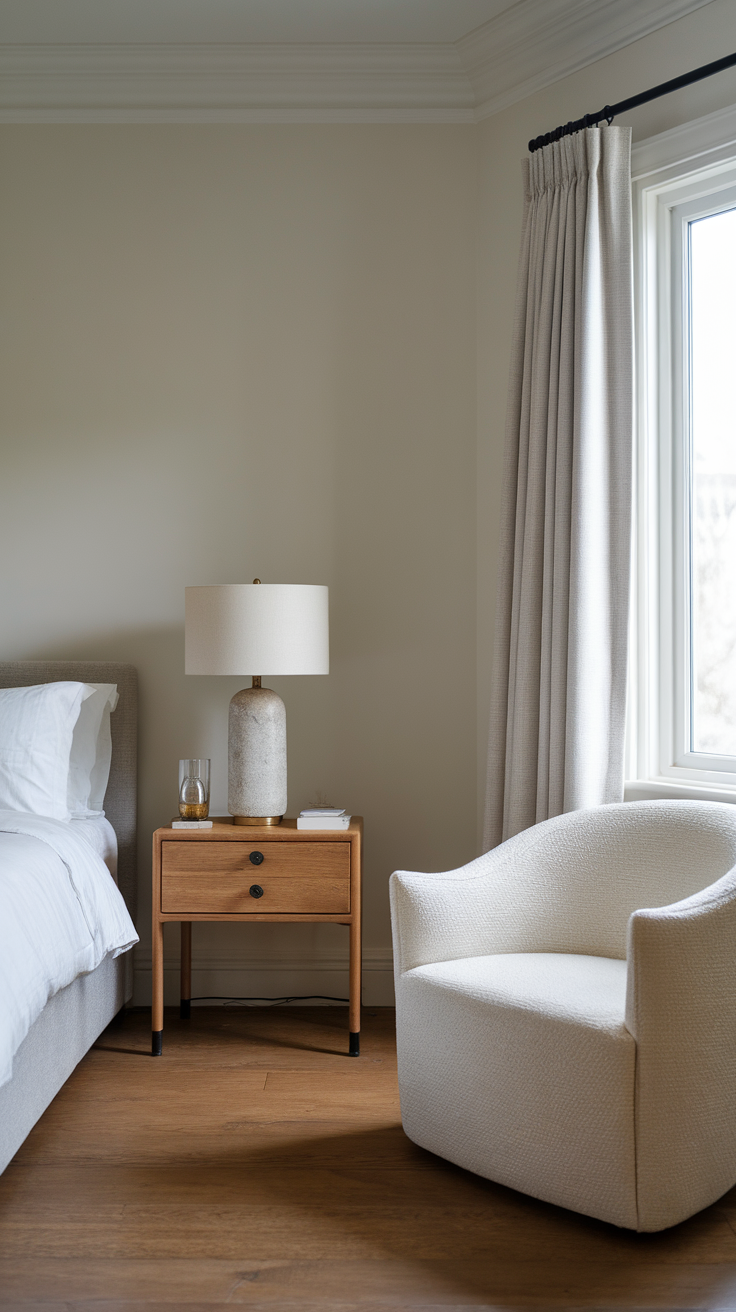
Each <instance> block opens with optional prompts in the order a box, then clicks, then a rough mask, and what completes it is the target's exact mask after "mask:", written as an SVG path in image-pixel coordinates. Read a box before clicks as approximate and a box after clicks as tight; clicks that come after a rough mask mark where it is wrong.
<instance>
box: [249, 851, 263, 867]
mask: <svg viewBox="0 0 736 1312" xmlns="http://www.w3.org/2000/svg"><path fill="white" fill-rule="evenodd" d="M250 863H251V865H252V866H260V865H262V864H263V853H262V852H251V854H250Z"/></svg>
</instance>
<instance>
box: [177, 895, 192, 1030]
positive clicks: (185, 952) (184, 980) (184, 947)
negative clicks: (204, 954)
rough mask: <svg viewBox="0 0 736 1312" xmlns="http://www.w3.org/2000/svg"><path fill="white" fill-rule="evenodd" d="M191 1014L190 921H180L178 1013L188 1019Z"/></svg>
mask: <svg viewBox="0 0 736 1312" xmlns="http://www.w3.org/2000/svg"><path fill="white" fill-rule="evenodd" d="M191 1014H192V922H191V920H182V922H181V990H180V993H179V1015H180V1017H181V1019H182V1020H189V1017H190V1016H191Z"/></svg>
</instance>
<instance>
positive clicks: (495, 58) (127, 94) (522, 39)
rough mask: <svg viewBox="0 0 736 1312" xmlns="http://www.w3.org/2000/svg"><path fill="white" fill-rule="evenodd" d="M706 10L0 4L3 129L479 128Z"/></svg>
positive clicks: (539, 0)
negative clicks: (178, 125) (182, 125)
mask: <svg viewBox="0 0 736 1312" xmlns="http://www.w3.org/2000/svg"><path fill="white" fill-rule="evenodd" d="M709 3H710V0H0V122H5V123H9V122H12V123H20V122H26V123H38V122H47V123H54V122H56V123H62V122H63V123H70V122H73V123H77V122H94V123H113V122H115V123H143V122H145V123H160V122H165V123H174V122H188V123H192V122H198V123H325V122H342V123H474V122H478V121H479V120H480V119H483V118H487V117H488V116H489V115H491V114H495V113H497V112H498V111H499V110H500V109H503V108H505V107H506V106H508V105H512V104H514V103H515V102H517V101H519V100H522V99H523V98H524V97H526V96H529V95H531V94H532V93H533V92H535V91H537V90H539V89H541V88H542V87H546V86H549V85H550V84H551V83H553V82H555V81H557V80H558V79H559V78H562V77H566V76H568V75H569V74H570V73H572V72H575V71H576V70H577V69H580V68H584V67H585V66H586V65H587V64H591V63H593V62H594V61H596V60H599V59H602V58H604V57H605V56H606V55H608V54H611V53H612V51H614V50H620V49H621V48H622V47H623V46H627V45H629V44H630V43H632V42H634V41H638V40H639V39H640V38H641V37H644V36H646V35H648V34H649V33H651V32H655V31H656V30H657V29H658V28H660V27H663V26H665V25H666V24H668V23H672V22H675V21H676V20H677V19H678V18H682V17H683V16H684V15H685V14H688V13H691V12H692V11H693V10H697V9H704V10H706V11H707V8H708V4H709ZM702 21H703V23H704V24H707V21H708V20H707V13H704V14H703V20H702ZM718 54H719V51H718V50H717V49H714V52H713V58H717V57H718ZM682 71H684V70H683V69H682V68H679V67H678V68H673V70H672V76H675V75H676V74H678V73H680V72H682ZM617 92H618V88H617V87H607V86H602V87H601V100H602V101H603V102H604V103H605V102H606V101H607V100H608V101H609V102H610V103H613V102H614V100H615V99H616V96H617ZM590 108H597V107H596V106H592V107H591V106H582V107H581V106H580V105H577V104H576V105H573V106H571V107H570V116H571V117H573V118H574V117H576V116H578V117H579V115H580V114H582V113H583V112H585V110H586V109H590Z"/></svg>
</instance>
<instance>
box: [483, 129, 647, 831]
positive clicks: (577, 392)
mask: <svg viewBox="0 0 736 1312" xmlns="http://www.w3.org/2000/svg"><path fill="white" fill-rule="evenodd" d="M630 154H631V133H630V129H628V128H619V127H603V128H588V129H586V130H584V131H582V132H579V133H577V134H576V135H575V136H570V137H563V138H562V140H560V141H558V142H554V143H553V144H552V145H549V146H546V147H544V148H543V149H542V150H538V151H536V152H535V153H534V154H533V155H531V156H530V158H529V159H528V160H526V161H525V205H524V225H523V233H522V247H521V259H520V270H519V290H518V299H517V310H516V321H515V330H514V344H513V355H512V364H511V378H510V388H509V407H508V419H507V436H506V441H507V446H506V467H505V473H504V509H503V522H502V528H501V552H500V560H499V586H498V598H497V608H496V638H495V652H494V672H493V686H492V706H491V726H490V742H489V757H488V790H487V806H486V823H485V834H484V849H485V850H487V849H488V848H489V847H493V846H495V845H496V844H497V843H499V842H501V841H502V840H503V839H506V838H510V837H511V836H512V835H513V834H516V833H518V832H519V831H520V830H522V829H526V828H528V826H529V825H533V824H536V823H538V822H539V821H540V820H546V819H548V818H549V817H550V816H553V815H559V814H560V813H561V812H563V811H573V810H576V809H577V808H579V807H584V806H597V805H599V804H601V803H604V802H614V801H620V800H621V798H622V795H623V766H624V727H625V714H626V667H627V645H628V614H629V576H630V564H631V515H632V461H633V456H632V445H633V443H632V437H633V295H632V248H631V179H630Z"/></svg>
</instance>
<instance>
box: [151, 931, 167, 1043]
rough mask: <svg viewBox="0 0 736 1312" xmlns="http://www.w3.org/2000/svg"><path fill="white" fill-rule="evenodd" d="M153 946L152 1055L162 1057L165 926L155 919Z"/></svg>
mask: <svg viewBox="0 0 736 1312" xmlns="http://www.w3.org/2000/svg"><path fill="white" fill-rule="evenodd" d="M152 928H153V941H152V944H151V1053H152V1055H153V1056H154V1057H160V1056H161V1053H162V1051H163V1036H164V926H163V921H162V920H158V919H157V918H156V916H154V917H153V926H152Z"/></svg>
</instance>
